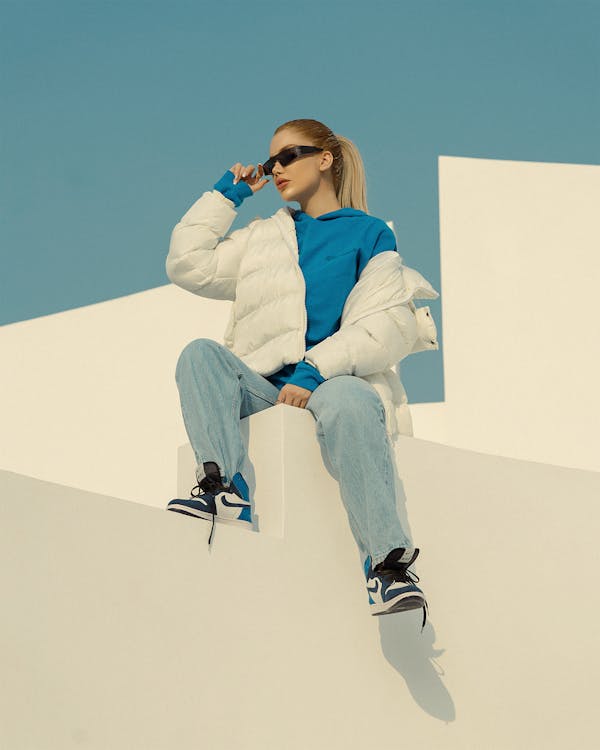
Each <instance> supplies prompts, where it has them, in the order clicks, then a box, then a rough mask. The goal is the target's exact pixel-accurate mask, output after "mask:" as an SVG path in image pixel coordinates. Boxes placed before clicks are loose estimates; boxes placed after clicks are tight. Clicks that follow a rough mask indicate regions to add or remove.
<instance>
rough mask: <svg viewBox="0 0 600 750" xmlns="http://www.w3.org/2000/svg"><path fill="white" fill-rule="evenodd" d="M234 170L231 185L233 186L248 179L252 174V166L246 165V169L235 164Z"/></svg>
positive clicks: (241, 165)
mask: <svg viewBox="0 0 600 750" xmlns="http://www.w3.org/2000/svg"><path fill="white" fill-rule="evenodd" d="M235 166H236V170H235V171H234V175H235V176H234V179H233V184H234V185H235V184H236V182H239V181H240V180H245V179H246V178H249V177H251V176H252V173H253V172H254V164H248V166H247V167H244V166H243V164H239V163H238V164H236V165H235Z"/></svg>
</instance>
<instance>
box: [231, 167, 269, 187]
mask: <svg viewBox="0 0 600 750" xmlns="http://www.w3.org/2000/svg"><path fill="white" fill-rule="evenodd" d="M229 171H230V172H233V174H234V179H233V184H234V185H235V184H236V183H238V182H239V181H240V180H243V181H244V182H245V183H246V184H247V185H249V186H250V189H251V190H252V192H253V193H257V192H258V191H259V190H261V189H262V188H264V186H265V185H266V184H267V183H268V182H271V180H269V179H267V178H266V177H265V176H264V174H265V173H264V169H263V165H262V164H259V165H258V169H257V171H256V174H254V164H248V166H247V167H245V166H244V165H243V164H241V163H240V162H239V161H238V162H237V163H236V164H234V165H233V167H230V168H229Z"/></svg>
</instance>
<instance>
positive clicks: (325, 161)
mask: <svg viewBox="0 0 600 750" xmlns="http://www.w3.org/2000/svg"><path fill="white" fill-rule="evenodd" d="M332 164H333V154H332V153H331V151H322V152H321V163H320V164H319V168H320V170H321V172H324V171H325V170H326V169H329V167H330V166H331V165H332Z"/></svg>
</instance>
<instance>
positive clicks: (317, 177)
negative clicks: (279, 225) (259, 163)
mask: <svg viewBox="0 0 600 750" xmlns="http://www.w3.org/2000/svg"><path fill="white" fill-rule="evenodd" d="M313 145H314V144H313V143H310V142H309V139H307V138H306V136H303V135H301V134H300V133H298V131H296V130H293V129H291V128H287V129H286V130H281V131H280V132H279V133H276V134H275V135H274V136H273V138H272V140H271V145H270V149H269V157H271V156H275V155H276V154H278V153H279V152H280V151H283V149H284V148H287V147H288V146H313ZM332 163H333V156H332V154H331V152H330V151H318V152H317V153H314V154H302V155H301V156H299V157H298V158H297V159H294V161H292V162H291V163H290V164H288V165H286V166H285V167H282V166H281V164H280V163H279V162H275V166H274V167H273V178H272V179H273V183H274V184H275V187H276V188H277V190H278V191H279V194H280V196H281V198H282V199H283V200H284V201H299V202H300V203H301V204H302V203H303V202H304V201H305V200H307V199H308V198H310V196H311V195H313V194H314V193H315V192H316V191H317V190H318V188H319V186H320V185H321V181H322V180H323V179H324V176H325V174H327V173H328V172H330V171H331V170H329V169H328V168H329V167H330V166H331V164H332ZM280 179H284V180H287V182H285V183H283V184H282V185H279V186H278V185H277V182H278V181H279V180H280Z"/></svg>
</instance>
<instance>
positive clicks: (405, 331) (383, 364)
mask: <svg viewBox="0 0 600 750" xmlns="http://www.w3.org/2000/svg"><path fill="white" fill-rule="evenodd" d="M417 338H418V331H417V322H416V320H415V316H414V313H413V312H412V310H411V309H410V308H409V306H408V305H407V304H398V305H393V306H390V307H388V308H387V309H385V310H380V311H377V312H374V313H371V314H370V315H365V316H364V317H362V318H360V319H359V320H357V321H355V322H354V323H352V324H350V325H347V326H343V327H342V328H340V329H339V330H338V331H336V332H335V333H334V334H332V335H331V336H328V337H327V338H326V339H323V341H321V342H319V343H318V344H316V345H315V346H313V347H312V348H311V349H310V350H309V351H308V352H306V354H305V356H304V359H305V361H306V362H308V363H309V364H311V365H313V367H316V368H317V369H318V371H319V372H320V373H321V375H322V376H323V377H324V378H326V379H329V378H334V377H336V376H337V375H357V376H358V377H363V376H365V375H372V374H373V373H376V372H381V371H382V370H386V369H387V368H388V367H393V366H395V365H396V364H397V363H398V362H400V361H401V360H402V359H404V357H406V356H407V355H409V354H410V353H411V352H412V351H413V347H414V345H415V342H416V340H417Z"/></svg>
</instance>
